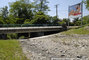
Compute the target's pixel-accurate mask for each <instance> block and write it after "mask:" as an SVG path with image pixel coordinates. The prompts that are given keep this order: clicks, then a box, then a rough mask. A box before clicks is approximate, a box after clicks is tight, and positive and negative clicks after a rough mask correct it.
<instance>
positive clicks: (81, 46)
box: [20, 33, 89, 60]
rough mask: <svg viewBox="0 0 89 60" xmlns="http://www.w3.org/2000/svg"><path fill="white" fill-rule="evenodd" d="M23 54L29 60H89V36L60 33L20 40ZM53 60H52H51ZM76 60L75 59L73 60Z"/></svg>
mask: <svg viewBox="0 0 89 60" xmlns="http://www.w3.org/2000/svg"><path fill="white" fill-rule="evenodd" d="M20 42H21V46H22V49H23V52H24V53H25V54H26V56H27V58H28V59H30V60H52V58H57V59H55V60H60V59H58V58H78V59H82V60H84V59H85V60H86V59H87V58H89V35H62V34H61V33H58V34H53V35H48V36H43V37H37V38H30V39H28V40H20ZM53 60H54V59H53ZM75 60H76V59H75Z"/></svg>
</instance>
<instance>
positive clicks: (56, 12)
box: [55, 4, 58, 18]
mask: <svg viewBox="0 0 89 60" xmlns="http://www.w3.org/2000/svg"><path fill="white" fill-rule="evenodd" d="M55 6H56V17H57V18H58V4H57V5H55Z"/></svg>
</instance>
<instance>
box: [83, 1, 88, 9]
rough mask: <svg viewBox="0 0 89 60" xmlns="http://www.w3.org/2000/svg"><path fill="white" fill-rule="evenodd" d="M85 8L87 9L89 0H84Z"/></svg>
mask: <svg viewBox="0 0 89 60" xmlns="http://www.w3.org/2000/svg"><path fill="white" fill-rule="evenodd" d="M84 2H85V5H86V8H87V9H88V10H89V0H84Z"/></svg>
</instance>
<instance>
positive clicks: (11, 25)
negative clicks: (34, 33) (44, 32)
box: [0, 24, 60, 27]
mask: <svg viewBox="0 0 89 60" xmlns="http://www.w3.org/2000/svg"><path fill="white" fill-rule="evenodd" d="M34 26H35V27H36V26H37V27H38V26H60V25H59V24H0V27H34Z"/></svg>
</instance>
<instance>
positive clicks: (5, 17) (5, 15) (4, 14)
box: [0, 6, 9, 24]
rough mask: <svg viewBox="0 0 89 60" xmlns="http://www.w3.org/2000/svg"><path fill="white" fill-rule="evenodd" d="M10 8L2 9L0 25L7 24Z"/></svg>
mask: <svg viewBox="0 0 89 60" xmlns="http://www.w3.org/2000/svg"><path fill="white" fill-rule="evenodd" d="M8 13H9V12H8V7H7V6H5V7H3V8H2V9H1V15H0V23H1V24H7V20H8Z"/></svg>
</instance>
